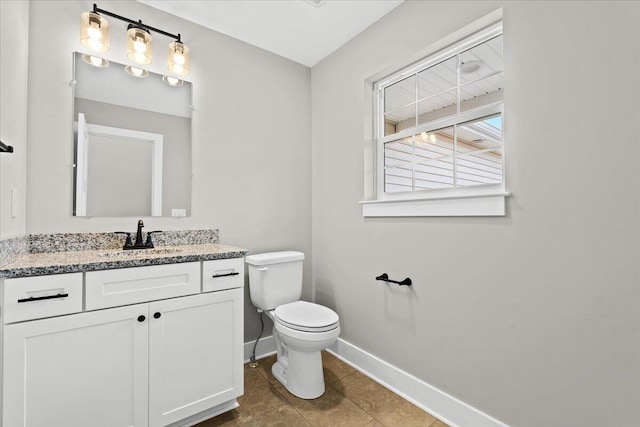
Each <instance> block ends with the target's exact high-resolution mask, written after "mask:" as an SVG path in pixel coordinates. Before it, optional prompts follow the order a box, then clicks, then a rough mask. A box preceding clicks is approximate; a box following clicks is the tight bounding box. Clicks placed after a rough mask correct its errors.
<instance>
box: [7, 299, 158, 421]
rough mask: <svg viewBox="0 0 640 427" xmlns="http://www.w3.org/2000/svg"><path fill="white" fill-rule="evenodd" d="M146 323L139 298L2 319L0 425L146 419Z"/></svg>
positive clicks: (145, 311) (145, 309)
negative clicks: (33, 317) (53, 314)
mask: <svg viewBox="0 0 640 427" xmlns="http://www.w3.org/2000/svg"><path fill="white" fill-rule="evenodd" d="M141 315H144V316H145V320H144V321H142V322H141V321H139V319H138V316H141ZM141 319H142V318H140V320H141ZM148 323H149V321H148V305H147V304H141V305H135V306H128V307H122V308H115V309H111V310H103V311H97V312H92V313H81V314H74V315H69V316H62V317H56V318H51V319H44V320H35V321H31V322H25V323H18V324H13V325H8V326H6V327H5V328H4V333H5V334H4V360H3V369H4V381H3V387H4V389H3V408H4V411H3V425H4V426H7V427H9V426H11V427H59V426H64V427H87V426H91V427H129V426H135V427H138V426H140V427H143V426H147V422H148V412H147V411H148V406H147V397H148V373H147V366H148V365H147V363H148Z"/></svg>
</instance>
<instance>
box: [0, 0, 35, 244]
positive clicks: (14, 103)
mask: <svg viewBox="0 0 640 427" xmlns="http://www.w3.org/2000/svg"><path fill="white" fill-rule="evenodd" d="M0 29H1V31H2V34H1V35H0V141H2V142H4V143H5V144H7V145H11V146H12V147H13V148H14V152H13V153H11V154H7V153H2V154H0V239H4V238H9V237H16V236H22V235H24V234H25V230H26V219H25V218H26V216H25V200H26V197H25V194H26V190H27V173H26V162H27V150H26V147H27V63H28V61H27V60H28V46H29V4H28V3H25V2H18V1H11V2H7V1H2V2H0ZM12 188H15V189H16V190H17V191H18V192H17V203H18V206H17V207H18V212H17V215H16V216H15V217H12V216H11V189H12Z"/></svg>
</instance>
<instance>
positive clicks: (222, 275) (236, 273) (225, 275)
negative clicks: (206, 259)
mask: <svg viewBox="0 0 640 427" xmlns="http://www.w3.org/2000/svg"><path fill="white" fill-rule="evenodd" d="M238 274H240V273H238V272H237V271H236V272H235V273H225V274H214V275H213V276H211V277H213V278H214V279H215V278H216V277H227V276H237V275H238Z"/></svg>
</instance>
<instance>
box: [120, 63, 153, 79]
mask: <svg viewBox="0 0 640 427" xmlns="http://www.w3.org/2000/svg"><path fill="white" fill-rule="evenodd" d="M124 70H125V71H126V72H127V74H130V75H132V76H133V77H147V76H148V75H149V72H148V71H147V70H143V69H142V68H138V67H134V66H132V65H127V66H126V67H124Z"/></svg>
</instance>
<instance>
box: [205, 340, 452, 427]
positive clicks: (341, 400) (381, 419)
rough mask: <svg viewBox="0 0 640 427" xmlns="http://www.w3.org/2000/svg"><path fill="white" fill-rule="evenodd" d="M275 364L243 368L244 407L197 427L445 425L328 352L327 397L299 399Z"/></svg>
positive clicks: (324, 354)
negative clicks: (281, 380)
mask: <svg viewBox="0 0 640 427" xmlns="http://www.w3.org/2000/svg"><path fill="white" fill-rule="evenodd" d="M275 360H276V356H275V355H274V356H270V357H267V358H265V359H262V360H259V363H260V365H259V366H258V367H257V368H250V367H249V365H245V367H244V396H242V397H240V398H238V403H240V407H239V408H236V409H234V410H232V411H229V412H227V413H224V414H222V415H219V416H217V417H214V418H212V419H210V420H207V421H205V422H203V423H200V424H198V425H196V426H195V427H217V426H256V427H271V426H283V427H298V426H314V427H316V426H317V427H321V426H330V427H334V426H344V427H360V426H367V427H376V426H389V427H410V426H416V427H418V426H419V427H447V425H446V424H445V423H443V422H442V421H440V420H438V419H436V418H434V417H433V416H431V415H430V414H428V413H426V412H424V411H423V410H422V409H420V408H418V407H416V406H414V405H412V404H411V403H409V402H407V401H406V400H404V399H402V398H401V397H400V396H398V395H396V394H394V393H393V392H391V391H389V390H387V389H386V388H384V387H382V386H381V385H380V384H378V383H376V382H375V381H373V380H371V379H370V378H369V377H367V376H365V375H364V374H362V373H361V372H359V371H357V370H355V369H353V368H352V367H351V366H349V365H347V364H345V363H344V362H342V361H341V360H339V359H338V358H336V357H335V356H333V355H331V354H329V353H327V352H322V361H323V365H324V379H325V383H326V391H325V393H324V394H323V395H322V396H321V397H319V398H318V399H313V400H303V399H299V398H297V397H295V396H293V395H292V394H290V393H289V392H288V391H287V390H286V389H285V388H284V387H283V386H282V384H280V383H279V382H278V381H277V380H276V379H275V378H274V377H273V375H271V365H272V364H273V363H274V362H275Z"/></svg>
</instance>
